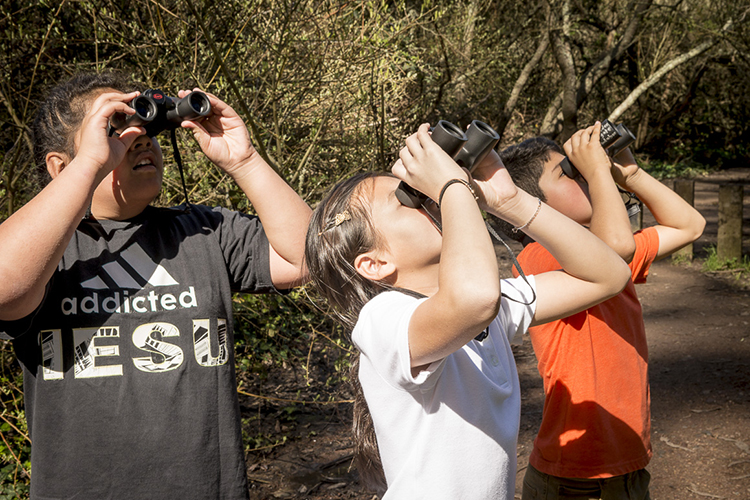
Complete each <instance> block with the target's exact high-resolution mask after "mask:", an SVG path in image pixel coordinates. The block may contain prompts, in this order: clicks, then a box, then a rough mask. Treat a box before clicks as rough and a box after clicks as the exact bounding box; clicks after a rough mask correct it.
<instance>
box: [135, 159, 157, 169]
mask: <svg viewBox="0 0 750 500" xmlns="http://www.w3.org/2000/svg"><path fill="white" fill-rule="evenodd" d="M149 167H151V168H156V165H154V162H153V161H152V160H150V159H148V158H144V159H143V160H141V161H139V162H138V163H136V164H135V166H134V167H133V170H141V169H144V168H149Z"/></svg>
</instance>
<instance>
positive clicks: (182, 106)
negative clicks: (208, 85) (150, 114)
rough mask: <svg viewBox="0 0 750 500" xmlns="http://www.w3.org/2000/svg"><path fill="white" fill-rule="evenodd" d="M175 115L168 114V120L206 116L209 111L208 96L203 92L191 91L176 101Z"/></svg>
mask: <svg viewBox="0 0 750 500" xmlns="http://www.w3.org/2000/svg"><path fill="white" fill-rule="evenodd" d="M175 110H176V115H177V116H175V117H172V116H168V117H167V118H169V119H170V120H178V119H179V120H194V119H196V118H200V117H202V116H206V115H208V114H209V113H210V112H211V103H210V102H209V101H208V96H206V94H204V93H203V92H198V91H196V92H191V93H190V94H188V95H187V96H185V97H184V98H182V99H180V100H178V101H177V105H176V107H175Z"/></svg>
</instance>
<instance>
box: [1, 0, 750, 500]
mask: <svg viewBox="0 0 750 500" xmlns="http://www.w3.org/2000/svg"><path fill="white" fill-rule="evenodd" d="M749 9H750V5H748V3H747V0H743V1H742V2H734V1H729V0H714V1H709V0H632V1H631V0H601V1H592V0H582V1H577V2H571V1H570V0H549V1H544V0H531V1H529V2H519V1H512V0H447V1H441V2H437V1H433V0H421V1H418V0H390V1H389V0H362V1H358V2H349V1H347V0H315V1H311V0H223V1H221V2H215V1H211V0H206V1H203V2H199V1H198V0H184V1H179V0H148V1H147V0H134V1H131V2H123V1H121V0H79V1H75V2H72V1H66V0H62V1H60V2H51V1H49V0H27V1H25V2H19V1H17V0H10V1H8V0H1V1H0V123H1V124H2V126H0V220H3V219H5V218H6V217H8V216H9V215H10V214H11V213H13V212H14V211H15V210H17V209H18V208H19V207H20V206H22V205H23V204H24V203H25V202H26V201H27V200H28V199H29V198H30V197H31V196H33V194H34V193H35V192H36V191H37V189H38V188H37V185H36V183H35V181H34V179H35V175H33V173H34V172H35V170H36V168H37V166H36V165H33V161H32V155H31V149H32V138H31V137H30V134H29V127H30V123H31V121H32V119H33V114H34V111H35V109H36V107H37V105H38V103H39V102H40V101H41V100H42V99H43V98H44V95H45V91H46V89H47V88H48V87H49V86H50V85H52V84H54V83H55V82H57V81H60V80H61V79H65V78H67V77H68V76H70V75H72V74H74V73H75V72H78V71H104V70H108V69H120V70H123V71H126V72H128V73H130V74H132V75H133V76H134V77H136V78H137V79H139V80H141V81H143V82H144V83H145V84H147V85H148V86H151V87H156V88H162V89H163V90H165V91H166V92H167V93H168V94H169V95H175V94H176V92H177V90H178V89H180V88H190V87H192V86H198V87H200V88H202V89H204V90H207V91H210V92H213V93H215V94H218V95H219V96H221V97H222V98H224V99H225V100H226V101H227V102H229V103H230V104H231V105H232V106H234V107H235V109H237V110H238V111H239V112H240V114H241V115H242V116H243V118H244V119H245V120H246V122H247V124H248V126H249V127H250V129H251V132H252V135H253V140H254V142H255V144H256V146H257V147H258V149H259V150H260V151H261V154H263V155H264V156H265V157H266V158H267V159H268V160H269V162H271V164H272V165H273V166H274V167H275V168H276V169H277V170H278V171H279V172H280V173H281V174H282V175H283V177H284V178H285V179H286V180H287V181H288V182H289V183H290V184H291V185H292V186H293V187H294V188H295V189H296V190H297V191H298V192H299V193H300V194H301V195H302V196H303V197H304V198H305V199H306V200H307V201H308V202H309V203H310V204H311V205H314V204H315V202H316V201H317V200H318V199H320V197H321V195H322V193H323V192H324V190H325V189H326V188H327V187H328V186H330V185H331V184H333V183H334V182H335V181H337V180H338V179H341V178H343V177H346V176H348V175H350V174H351V173H353V172H356V171H361V170H368V169H386V168H388V166H389V164H390V163H391V162H392V161H393V160H394V159H395V158H396V156H397V153H398V150H399V148H400V147H401V145H402V141H403V138H404V137H405V136H406V135H407V134H408V133H410V132H411V131H413V130H415V128H416V127H417V125H418V124H419V123H421V122H423V121H430V122H433V123H434V122H435V121H436V120H437V119H441V118H442V119H448V120H450V121H453V122H455V123H458V124H460V125H462V126H465V125H467V124H468V123H469V122H470V121H471V120H472V119H481V120H483V121H486V122H488V123H489V124H491V125H493V126H495V127H496V128H497V130H498V131H499V132H501V134H502V136H503V144H509V143H512V142H515V141H518V140H519V139H522V138H524V137H528V136H531V135H536V134H545V135H549V136H552V137H554V138H556V139H558V140H564V139H565V138H566V137H567V136H569V135H570V133H571V131H572V130H575V128H576V127H580V126H584V125H588V124H591V123H592V122H593V121H594V120H596V119H602V118H605V117H608V116H611V115H612V114H613V113H614V116H616V117H617V119H618V121H623V122H625V123H626V124H628V126H629V128H630V129H631V130H633V131H634V132H636V134H637V136H638V142H637V146H636V147H637V151H636V153H637V155H638V156H639V157H640V158H641V159H642V160H644V162H646V163H648V162H652V163H653V164H654V165H670V166H675V165H677V166H682V167H689V168H690V167H696V166H703V167H710V168H726V167H731V166H733V165H737V164H746V163H747V161H748V159H749V158H750V151H748V143H749V142H750V125H748V124H749V123H750V116H749V115H748V113H750V59H748V55H747V54H749V53H750V50H749V49H750V31H749V30H748V23H747V22H746V16H747V14H748V10H749ZM163 149H164V151H165V158H166V161H167V164H168V165H170V164H172V152H171V148H170V147H169V144H168V141H163ZM196 149H197V148H196V147H195V144H193V143H192V142H191V140H190V139H189V138H187V137H184V138H183V137H181V138H180V151H181V153H182V157H183V162H184V163H185V164H186V167H187V170H186V174H187V184H188V188H189V191H190V194H189V196H190V200H191V201H192V202H193V203H207V204H219V205H224V206H227V207H232V208H237V209H240V210H248V211H252V207H251V206H248V203H247V201H246V200H245V199H244V197H243V196H242V194H241V192H240V191H239V190H238V188H237V187H236V186H234V185H233V184H232V183H231V182H229V181H228V179H227V178H226V177H225V176H223V175H222V173H221V172H220V171H219V170H218V169H216V168H214V167H212V166H211V165H209V164H208V163H207V162H206V160H205V159H204V158H203V157H202V155H201V154H200V153H199V152H196ZM181 201H182V191H181V187H180V183H179V176H178V174H177V172H176V169H174V168H168V170H167V173H166V175H165V188H164V190H163V193H162V195H161V198H160V199H159V200H158V203H160V204H171V203H179V202H181ZM310 293H311V292H310ZM313 301H314V297H313V298H308V294H307V293H295V294H293V295H292V296H291V297H286V298H282V297H270V298H269V297H264V298H258V297H238V298H237V316H238V321H239V326H240V328H239V331H240V332H241V334H242V339H241V345H240V349H242V352H243V353H244V355H243V356H240V362H239V363H240V364H241V366H240V367H239V368H240V369H241V370H249V371H262V370H263V366H267V364H268V363H281V362H284V363H292V364H295V363H297V364H300V365H302V364H304V363H305V362H306V357H307V356H308V355H309V353H310V351H311V349H310V347H309V346H310V345H311V344H310V343H311V342H312V339H313V338H314V337H315V336H316V334H317V332H321V333H325V335H326V338H328V339H329V341H330V342H331V343H332V344H337V343H342V344H344V343H345V341H342V340H341V339H342V338H343V337H342V334H341V332H340V331H339V330H337V329H336V328H335V327H334V326H333V324H332V323H330V322H329V321H328V320H326V319H325V318H324V317H323V315H322V314H320V312H319V311H318V309H317V308H316V305H315V304H313ZM347 354H348V353H347V350H346V348H345V346H344V347H343V348H342V349H340V351H339V354H338V356H340V357H341V359H342V360H344V361H345V360H346V356H347ZM342 373H343V372H342ZM342 376H343V375H342ZM20 388H21V380H20V374H19V373H18V367H17V364H16V363H15V361H14V358H13V354H12V349H11V348H10V347H9V346H8V345H4V346H3V347H2V349H1V350H0V401H1V402H2V408H0V431H1V435H2V441H0V498H5V497H8V498H16V497H23V496H24V495H26V488H27V487H26V484H27V477H28V474H29V473H30V471H29V461H28V457H29V446H30V441H29V438H28V436H27V430H26V423H25V418H24V414H23V404H22V394H21V390H20Z"/></svg>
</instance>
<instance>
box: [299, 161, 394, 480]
mask: <svg viewBox="0 0 750 500" xmlns="http://www.w3.org/2000/svg"><path fill="white" fill-rule="evenodd" d="M385 175H388V174H386V173H382V172H369V173H363V174H357V175H355V176H353V177H351V178H349V179H347V180H345V181H342V182H340V183H338V184H337V185H335V186H334V187H333V188H332V189H331V190H330V191H329V193H328V194H327V195H326V197H325V198H324V199H323V201H321V202H320V204H319V205H318V206H317V207H316V209H315V210H314V211H313V215H312V219H311V220H310V226H309V229H308V232H307V241H306V243H305V260H306V263H307V267H308V269H309V271H310V279H311V281H312V283H313V284H314V285H315V287H316V289H317V290H318V291H319V293H320V294H321V295H322V296H323V297H324V298H325V299H326V300H327V302H328V304H329V305H330V306H331V308H332V312H333V313H334V315H335V316H336V317H337V318H338V320H339V321H340V322H341V323H342V324H343V325H344V327H345V328H346V329H347V331H349V332H351V330H352V328H354V325H355V324H356V322H357V317H358V316H359V312H360V311H361V310H362V307H364V305H365V304H366V303H367V302H369V301H370V299H372V298H373V297H375V296H376V295H377V294H379V293H381V292H382V291H384V290H387V289H388V288H389V286H388V285H387V284H385V283H379V282H374V281H370V280H368V279H366V278H364V277H363V276H361V275H360V274H359V273H357V271H356V269H355V268H354V259H356V258H357V256H358V255H361V254H363V253H366V252H369V251H370V250H373V249H377V248H382V245H384V244H385V243H384V242H383V241H382V238H381V237H380V235H379V234H378V232H377V231H376V230H375V228H374V226H373V225H372V218H371V214H370V206H369V204H368V201H367V198H368V197H367V195H366V193H365V190H366V189H367V186H371V185H372V182H371V181H372V179H374V178H375V177H379V176H385ZM359 356H360V354H359V353H357V355H356V358H355V360H354V362H353V363H352V365H351V372H350V373H351V377H350V379H351V381H352V385H353V387H352V389H353V392H354V411H353V419H352V432H353V434H354V443H355V445H354V464H355V466H356V468H357V471H358V472H359V475H360V480H361V481H362V483H363V484H365V485H366V486H367V487H369V488H371V489H373V490H375V491H385V489H386V481H385V474H384V472H383V465H382V462H381V460H380V452H379V450H378V443H377V438H376V436H375V427H374V426H373V422H372V416H371V415H370V410H369V408H368V407H367V401H366V400H365V397H364V393H363V392H362V387H361V386H360V384H359V373H358V370H359Z"/></svg>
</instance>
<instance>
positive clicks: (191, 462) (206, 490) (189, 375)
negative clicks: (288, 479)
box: [0, 206, 274, 500]
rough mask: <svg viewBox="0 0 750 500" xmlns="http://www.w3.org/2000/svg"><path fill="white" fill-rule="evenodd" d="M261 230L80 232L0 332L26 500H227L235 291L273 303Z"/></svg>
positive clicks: (91, 225)
mask: <svg viewBox="0 0 750 500" xmlns="http://www.w3.org/2000/svg"><path fill="white" fill-rule="evenodd" d="M268 251H269V250H268V240H267V238H266V236H265V233H264V232H263V229H262V227H261V225H260V221H259V220H258V219H257V218H255V217H251V216H246V215H242V214H239V213H236V212H232V211H229V210H225V209H220V208H214V209H212V208H209V207H204V206H193V207H192V211H191V212H190V213H185V212H184V211H182V210H177V209H157V208H152V207H149V208H147V209H146V210H145V211H144V212H142V213H141V214H140V215H139V216H137V217H136V218H134V219H131V220H127V221H107V220H104V221H96V220H88V219H87V220H84V221H82V222H81V224H80V225H79V226H78V229H77V230H76V232H75V234H74V236H73V238H72V240H71V242H70V244H69V245H68V247H67V249H66V251H65V254H64V256H63V258H62V260H61V261H60V264H59V266H58V269H57V271H56V273H55V275H54V277H53V278H52V280H51V281H50V283H49V286H48V290H47V294H46V296H45V298H44V301H43V303H42V305H41V306H40V307H39V308H38V310H37V311H36V312H35V313H34V314H33V315H32V316H30V317H29V318H25V319H24V320H19V321H16V322H7V323H0V331H4V332H5V333H6V335H7V336H10V337H11V338H13V345H14V348H15V351H16V355H17V357H18V359H19V360H20V362H21V364H22V365H23V369H24V394H25V402H26V412H27V418H28V423H29V431H30V437H31V439H32V443H33V444H32V454H31V456H32V458H31V463H32V484H31V497H32V499H52V498H55V499H57V498H76V499H104V498H106V499H128V500H131V499H136V498H138V499H146V498H154V499H157V498H158V499H167V498H179V499H201V500H204V499H209V498H210V499H219V498H221V499H237V498H247V496H248V492H247V480H246V471H245V463H244V456H243V451H242V439H241V429H240V418H239V417H240V415H239V404H238V400H237V391H236V380H235V373H234V349H233V345H234V335H233V328H232V292H236V291H242V292H269V291H273V290H274V288H273V285H272V283H271V276H270V269H269V255H268Z"/></svg>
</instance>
